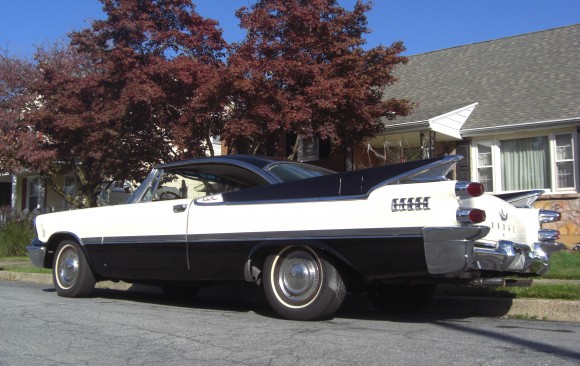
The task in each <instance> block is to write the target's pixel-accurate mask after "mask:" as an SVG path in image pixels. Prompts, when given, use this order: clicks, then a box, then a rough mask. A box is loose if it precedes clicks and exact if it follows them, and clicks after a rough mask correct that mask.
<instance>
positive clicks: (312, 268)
mask: <svg viewBox="0 0 580 366" xmlns="http://www.w3.org/2000/svg"><path fill="white" fill-rule="evenodd" d="M264 290H265V293H266V298H267V300H268V302H269V304H270V306H271V307H272V308H273V309H274V311H276V313H278V314H279V315H280V316H282V317H284V318H286V319H291V320H314V319H321V318H327V317H331V316H332V315H333V314H334V313H335V312H336V310H338V308H339V307H340V305H341V304H342V301H343V300H344V297H345V295H346V288H345V285H344V282H343V280H342V278H341V276H340V273H339V272H338V271H337V269H336V267H335V266H334V265H333V263H332V261H330V260H329V259H327V258H325V257H324V256H319V255H318V254H317V253H316V252H315V251H313V250H312V249H310V248H307V247H286V248H284V249H282V250H281V251H280V252H279V253H278V254H274V255H270V256H268V257H267V258H266V262H265V266H264Z"/></svg>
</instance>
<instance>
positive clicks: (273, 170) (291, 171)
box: [264, 162, 335, 183]
mask: <svg viewBox="0 0 580 366" xmlns="http://www.w3.org/2000/svg"><path fill="white" fill-rule="evenodd" d="M264 169H265V170H266V171H268V172H269V173H270V174H272V175H273V176H274V177H276V179H278V180H279V181H280V182H282V183H283V182H291V181H294V180H300V179H306V178H314V177H320V176H323V175H330V174H334V173H335V172H333V171H332V170H329V169H324V168H321V167H317V166H314V165H307V164H300V163H291V162H275V163H272V164H270V165H268V166H266V167H265V168H264Z"/></svg>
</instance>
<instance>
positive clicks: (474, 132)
mask: <svg viewBox="0 0 580 366" xmlns="http://www.w3.org/2000/svg"><path fill="white" fill-rule="evenodd" d="M574 125H580V116H579V117H573V118H566V119H554V120H547V121H536V122H522V123H515V124H510V125H506V126H493V127H479V128H468V129H462V130H461V136H462V137H463V138H465V137H476V136H481V135H489V134H490V133H498V132H511V131H515V130H521V129H522V128H526V129H537V130H539V129H545V128H549V127H567V126H574Z"/></svg>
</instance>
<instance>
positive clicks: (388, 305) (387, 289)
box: [367, 285, 437, 312]
mask: <svg viewBox="0 0 580 366" xmlns="http://www.w3.org/2000/svg"><path fill="white" fill-rule="evenodd" d="M436 289H437V286H436V285H376V286H372V287H371V288H369V289H368V291H367V295H368V297H369V299H370V300H371V302H372V303H373V305H374V306H375V308H377V309H378V310H383V311H393V312H415V311H419V310H422V309H424V308H426V307H427V306H428V305H429V304H430V303H431V301H432V300H433V296H434V295H435V290H436Z"/></svg>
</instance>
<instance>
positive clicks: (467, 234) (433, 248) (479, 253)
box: [423, 226, 564, 275]
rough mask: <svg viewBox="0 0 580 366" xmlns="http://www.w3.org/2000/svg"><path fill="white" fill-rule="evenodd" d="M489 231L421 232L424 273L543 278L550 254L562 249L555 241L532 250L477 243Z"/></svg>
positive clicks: (516, 245) (510, 244)
mask: <svg viewBox="0 0 580 366" xmlns="http://www.w3.org/2000/svg"><path fill="white" fill-rule="evenodd" d="M488 232H489V228H487V227H482V226H467V227H448V228H425V229H423V239H424V245H425V259H426V262H427V270H428V271H429V273H430V274H432V275H446V274H452V273H459V272H481V271H490V272H503V273H505V274H512V273H517V274H531V275H542V274H544V273H546V272H547V271H548V269H549V255H550V253H552V252H555V251H558V250H561V249H563V248H564V245H563V244H561V243H557V242H555V241H554V240H546V241H539V242H537V243H534V244H532V245H531V247H530V246H529V245H527V244H522V243H516V242H513V241H509V240H500V241H499V242H498V243H497V245H494V246H493V247H491V246H489V245H486V244H480V243H478V242H477V240H478V239H480V238H482V237H484V236H485V235H487V233H488Z"/></svg>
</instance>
